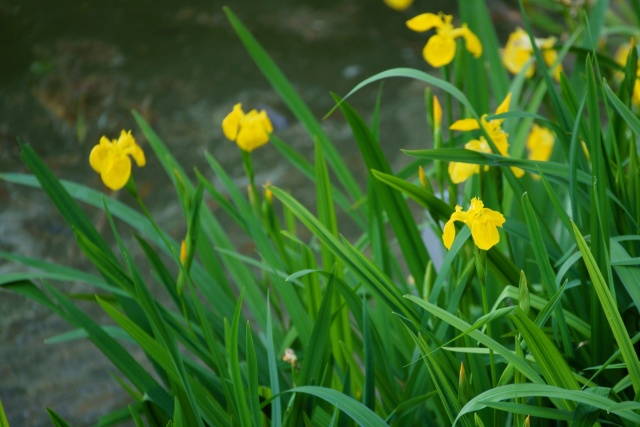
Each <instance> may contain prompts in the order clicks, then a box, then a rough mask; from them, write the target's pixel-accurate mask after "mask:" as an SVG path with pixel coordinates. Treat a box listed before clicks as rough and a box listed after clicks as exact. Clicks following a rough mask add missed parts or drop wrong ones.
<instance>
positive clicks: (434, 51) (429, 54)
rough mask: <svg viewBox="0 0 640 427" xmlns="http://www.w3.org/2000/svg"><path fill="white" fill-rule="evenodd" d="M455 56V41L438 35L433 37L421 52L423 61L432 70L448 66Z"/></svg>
mask: <svg viewBox="0 0 640 427" xmlns="http://www.w3.org/2000/svg"><path fill="white" fill-rule="evenodd" d="M455 54H456V41H455V40H454V39H453V38H452V37H446V36H442V35H440V34H435V35H433V36H432V37H431V38H430V39H429V41H428V42H427V44H426V46H425V47H424V49H423V50H422V56H424V59H425V61H427V62H428V63H429V65H431V66H432V67H434V68H438V67H442V66H443V65H447V64H449V63H450V62H451V61H453V57H454V56H455Z"/></svg>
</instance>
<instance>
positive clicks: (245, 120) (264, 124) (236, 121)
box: [222, 103, 273, 152]
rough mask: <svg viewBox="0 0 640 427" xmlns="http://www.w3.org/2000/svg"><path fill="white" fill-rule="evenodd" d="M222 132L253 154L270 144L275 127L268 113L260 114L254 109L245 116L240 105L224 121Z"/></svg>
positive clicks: (261, 112)
mask: <svg viewBox="0 0 640 427" xmlns="http://www.w3.org/2000/svg"><path fill="white" fill-rule="evenodd" d="M222 131H223V132H224V135H225V136H226V137H227V138H228V139H229V140H230V141H235V143H236V144H238V147H240V148H241V149H242V150H244V151H246V152H251V151H253V150H255V149H256V148H258V147H261V146H263V145H264V144H266V143H267V142H269V134H270V133H271V132H273V126H272V124H271V120H269V117H267V112H266V111H264V110H262V111H260V112H258V110H255V109H253V110H251V111H249V112H248V113H247V114H245V113H244V111H242V104H240V103H238V104H236V105H234V106H233V110H232V111H231V112H230V113H229V114H227V116H226V117H225V118H224V120H222Z"/></svg>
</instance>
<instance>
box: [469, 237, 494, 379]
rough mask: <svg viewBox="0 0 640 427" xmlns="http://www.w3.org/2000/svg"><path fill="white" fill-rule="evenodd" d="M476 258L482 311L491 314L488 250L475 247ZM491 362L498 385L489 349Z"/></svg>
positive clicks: (491, 353)
mask: <svg viewBox="0 0 640 427" xmlns="http://www.w3.org/2000/svg"><path fill="white" fill-rule="evenodd" d="M474 250H475V258H476V272H477V273H478V278H479V279H480V292H481V293H482V311H483V314H484V315H487V314H489V300H488V298H487V251H484V250H481V249H479V248H478V247H477V246H475V247H474ZM487 335H488V336H489V337H491V336H492V333H491V322H487ZM489 362H490V365H491V383H492V385H493V387H497V385H498V381H497V374H496V364H495V357H494V354H493V350H492V349H489Z"/></svg>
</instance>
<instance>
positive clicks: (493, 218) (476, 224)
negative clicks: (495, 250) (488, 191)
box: [442, 197, 505, 250]
mask: <svg viewBox="0 0 640 427" xmlns="http://www.w3.org/2000/svg"><path fill="white" fill-rule="evenodd" d="M455 221H462V222H464V223H465V224H467V226H468V227H469V228H470V229H471V237H472V238H473V242H474V243H475V244H476V246H477V247H478V248H480V249H483V250H489V249H491V247H492V246H494V245H496V244H497V243H498V242H499V241H500V234H499V233H498V227H500V228H502V224H504V222H505V219H504V216H503V215H502V214H501V213H500V212H497V211H494V210H491V209H489V208H485V207H484V203H482V201H480V200H479V199H478V198H477V197H474V198H473V199H471V206H470V207H469V210H468V211H466V212H464V211H463V210H462V207H460V206H457V205H456V211H455V212H454V213H452V214H451V218H450V219H449V221H447V223H446V224H445V225H444V230H443V233H442V241H443V243H444V246H445V247H446V248H447V249H451V245H452V244H453V240H454V239H455V237H456V227H455V225H454V224H453V223H454V222H455Z"/></svg>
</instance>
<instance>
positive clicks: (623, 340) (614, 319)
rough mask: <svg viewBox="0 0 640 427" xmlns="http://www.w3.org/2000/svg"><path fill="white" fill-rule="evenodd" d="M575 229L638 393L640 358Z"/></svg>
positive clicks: (588, 268)
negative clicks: (639, 358)
mask: <svg viewBox="0 0 640 427" xmlns="http://www.w3.org/2000/svg"><path fill="white" fill-rule="evenodd" d="M573 230H574V235H575V239H576V242H577V243H578V248H579V249H580V252H581V253H582V258H583V259H584V263H585V265H586V267H587V270H588V271H589V277H590V278H591V284H592V286H593V289H594V290H595V292H596V293H597V295H598V299H599V300H600V304H601V305H602V310H603V311H604V314H605V317H606V319H607V321H608V323H609V327H610V328H611V331H612V332H613V336H614V338H615V340H616V342H617V343H618V347H619V348H620V352H621V353H622V358H623V360H624V361H625V363H626V365H627V369H628V371H629V376H630V377H631V382H632V383H633V390H634V392H635V393H636V395H637V394H638V392H640V361H639V360H638V355H637V353H636V352H635V350H634V348H633V344H631V340H630V338H629V334H628V332H627V329H626V327H625V325H624V322H623V321H622V317H621V316H620V312H619V311H618V307H617V305H616V302H615V300H614V299H613V296H612V295H611V292H610V291H609V286H608V285H607V283H606V282H605V279H604V277H603V276H602V273H601V272H600V269H599V268H598V265H597V264H596V260H595V259H594V257H593V255H592V254H591V251H590V250H589V247H588V246H587V242H585V240H584V237H582V234H580V230H578V227H576V225H575V224H573Z"/></svg>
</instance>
